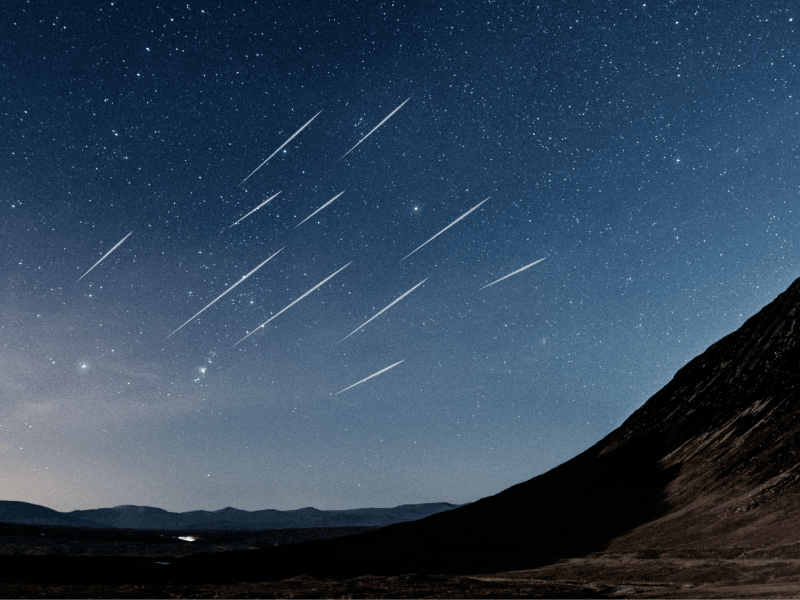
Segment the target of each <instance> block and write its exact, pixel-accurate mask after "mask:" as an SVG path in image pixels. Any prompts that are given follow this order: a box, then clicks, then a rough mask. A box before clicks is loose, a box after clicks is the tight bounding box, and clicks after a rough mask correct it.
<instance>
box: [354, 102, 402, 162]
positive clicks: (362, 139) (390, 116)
mask: <svg viewBox="0 0 800 600" xmlns="http://www.w3.org/2000/svg"><path fill="white" fill-rule="evenodd" d="M409 100H411V96H409V97H408V98H406V99H405V102H403V104H405V103H406V102H408V101H409ZM403 104H401V105H400V106H398V107H397V108H395V109H394V110H393V111H392V112H390V113H389V115H388V116H387V117H386V118H385V119H384V120H383V121H381V122H380V123H378V124H377V125H375V127H373V128H372V131H370V132H369V133H368V134H367V135H365V136H364V137H363V138H361V139H360V140H358V144H360V143H361V142H363V141H364V140H365V139H367V138H368V137H369V136H371V135H372V134H373V133H375V130H376V129H378V127H380V126H381V125H383V124H384V123H386V121H388V120H389V119H391V118H392V115H393V114H394V113H396V112H397V111H398V110H400V109H401V108H403ZM358 144H356V145H355V146H353V147H352V148H350V150H348V151H347V152H345V153H344V156H342V158H344V157H345V156H347V155H348V154H350V153H351V152H352V151H353V150H355V149H356V147H357V146H358ZM342 158H340V159H339V160H342Z"/></svg>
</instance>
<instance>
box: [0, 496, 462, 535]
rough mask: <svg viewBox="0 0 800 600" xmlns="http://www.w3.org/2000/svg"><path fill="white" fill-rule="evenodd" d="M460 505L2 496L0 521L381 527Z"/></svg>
mask: <svg viewBox="0 0 800 600" xmlns="http://www.w3.org/2000/svg"><path fill="white" fill-rule="evenodd" d="M456 506H458V505H456V504H449V503H447V502H430V503H425V504H401V505H400V506H395V507H393V508H356V509H349V510H318V509H316V508H311V507H308V508H301V509H298V510H271V509H267V510H255V511H247V510H240V509H237V508H231V507H227V508H222V509H219V510H213V511H208V510H193V511H188V512H182V513H174V512H170V511H167V510H164V509H161V508H154V507H151V506H132V505H122V506H115V507H113V508H96V509H91V510H73V511H70V512H63V513H62V512H58V511H55V510H52V509H50V508H46V507H44V506H39V505H36V504H30V503H28V502H16V501H10V500H0V523H19V524H30V525H62V526H64V525H66V526H72V527H111V528H120V529H175V530H188V529H192V530H197V529H215V530H228V531H231V530H258V529H299V528H312V527H382V526H385V525H392V524H394V523H402V522H404V521H413V520H416V519H422V518H424V517H427V516H430V515H433V514H436V513H438V512H442V511H445V510H451V509H453V508H455V507H456Z"/></svg>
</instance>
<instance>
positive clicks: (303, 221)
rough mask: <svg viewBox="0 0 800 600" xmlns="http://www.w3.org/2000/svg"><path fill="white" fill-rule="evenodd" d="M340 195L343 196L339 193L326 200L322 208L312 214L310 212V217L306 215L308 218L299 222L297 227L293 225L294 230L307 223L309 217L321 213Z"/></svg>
mask: <svg viewBox="0 0 800 600" xmlns="http://www.w3.org/2000/svg"><path fill="white" fill-rule="evenodd" d="M342 194H344V192H339V193H338V194H336V195H335V196H334V197H333V198H331V199H330V200H328V201H327V202H326V203H325V204H323V205H322V206H320V207H319V208H318V209H317V210H315V211H314V212H312V213H311V214H310V215H308V216H307V217H306V218H305V219H303V220H302V221H300V222H299V223H298V224H297V225H295V226H294V228H295V229H297V228H298V227H300V225H302V224H303V223H305V222H306V221H308V220H309V219H310V218H311V217H313V216H314V215H315V214H317V213H318V212H319V211H321V210H322V209H323V208H325V207H326V206H328V205H329V204H330V203H331V202H333V201H334V200H336V199H337V198H338V197H339V196H341V195H342Z"/></svg>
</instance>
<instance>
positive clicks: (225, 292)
mask: <svg viewBox="0 0 800 600" xmlns="http://www.w3.org/2000/svg"><path fill="white" fill-rule="evenodd" d="M283 248H286V246H284V247H283ZM283 248H281V250H283ZM281 250H278V252H280V251H281ZM278 252H276V253H275V254H273V255H272V256H270V257H269V258H268V259H267V260H265V261H264V262H262V263H261V264H260V265H258V266H257V267H256V268H255V269H253V270H252V271H250V272H249V273H248V274H247V275H245V276H244V277H242V278H241V279H240V280H239V281H237V282H236V283H234V284H233V285H232V286H231V287H229V288H228V289H227V290H225V291H224V292H222V293H221V294H220V295H219V296H217V297H216V298H214V300H213V301H212V302H210V303H209V304H208V305H207V306H206V308H208V307H209V306H211V305H212V304H214V302H216V301H217V300H219V299H220V298H222V297H223V296H224V295H225V294H227V293H228V292H230V291H231V290H232V289H233V288H235V287H236V286H237V285H239V284H240V283H242V282H243V281H244V280H245V279H247V278H248V277H250V275H252V274H253V273H255V272H256V271H258V270H259V269H260V268H261V267H263V266H264V265H265V264H267V263H268V262H269V261H271V260H272V259H273V258H275V257H276V256H277V255H278ZM206 308H204V309H203V310H205V309H206ZM203 310H201V311H200V312H199V313H197V315H199V314H200V313H201V312H203ZM197 315H195V316H194V317H196V316H197ZM194 317H192V319H194ZM192 319H189V321H191V320H192ZM189 321H186V323H184V324H183V325H181V326H180V327H178V329H176V330H175V331H173V332H172V333H170V334H169V335H168V336H167V337H165V338H164V339H165V340H166V339H168V338H170V337H172V336H173V335H175V334H176V333H177V332H178V331H179V330H180V329H181V328H183V326H184V325H186V324H187V323H189Z"/></svg>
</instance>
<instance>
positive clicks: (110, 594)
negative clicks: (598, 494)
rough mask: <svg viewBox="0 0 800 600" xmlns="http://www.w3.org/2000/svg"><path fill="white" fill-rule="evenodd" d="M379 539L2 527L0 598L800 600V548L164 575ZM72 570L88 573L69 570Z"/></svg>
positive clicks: (326, 532)
mask: <svg viewBox="0 0 800 600" xmlns="http://www.w3.org/2000/svg"><path fill="white" fill-rule="evenodd" d="M369 529H372V528H355V527H352V528H330V529H329V528H322V529H290V530H287V529H284V530H266V531H236V532H232V531H181V532H176V531H146V532H143V531H136V530H114V529H79V528H67V527H43V526H36V525H8V524H2V523H0V598H162V597H163V598H255V597H263V598H273V597H280V598H321V597H326V598H526V597H527V598H537V597H539V598H541V597H545V598H798V597H800V544H798V545H797V548H795V547H787V546H782V547H780V548H772V549H767V548H764V549H759V550H745V549H740V550H731V549H728V550H725V551H724V552H715V551H711V550H705V551H701V550H687V551H685V552H681V551H675V550H670V551H668V552H666V551H659V550H657V549H651V550H647V551H639V552H632V553H619V552H617V553H612V552H598V553H594V554H591V555H589V556H586V557H582V558H572V559H561V560H557V561H555V562H553V563H551V564H548V565H543V566H539V567H537V568H535V569H528V570H516V571H506V572H499V573H483V574H481V573H477V574H459V575H452V574H436V573H432V574H431V573H428V574H425V573H413V572H412V573H405V574H400V575H362V576H358V577H351V578H341V579H334V578H326V577H311V576H308V575H301V576H296V577H292V578H288V579H282V580H277V581H247V582H238V583H237V582H219V581H217V582H209V581H208V578H207V577H206V575H207V574H206V573H204V572H203V571H202V570H199V571H198V572H197V576H196V581H186V580H185V579H184V578H181V579H182V580H181V581H170V577H169V576H166V577H165V576H164V573H167V572H168V570H169V569H170V567H171V566H172V565H171V564H162V563H171V561H172V560H174V559H178V558H180V557H184V556H189V555H192V554H198V553H218V552H225V551H231V550H240V551H241V550H248V549H252V550H255V549H261V548H266V547H274V546H275V544H278V545H286V544H293V543H297V542H303V541H309V540H315V539H317V540H318V539H329V538H332V537H341V536H345V535H350V534H354V533H360V532H362V531H364V530H369ZM178 536H194V537H196V538H197V541H195V542H185V541H182V540H179V539H178ZM72 561H79V563H80V568H79V569H75V570H71V569H70V568H69V567H67V568H66V569H65V568H64V566H65V565H69V564H70V563H72ZM77 564H78V563H76V565H77ZM132 565H133V569H134V571H133V572H134V576H133V577H132V576H131V573H132V570H131V566H132ZM139 566H140V567H141V569H140V570H139V568H138V567H139ZM117 569H119V570H117ZM136 573H138V574H136Z"/></svg>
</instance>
